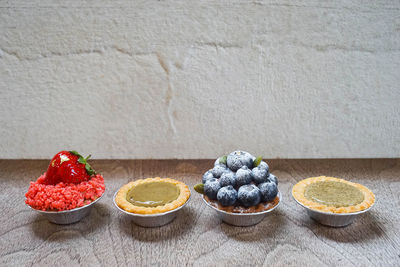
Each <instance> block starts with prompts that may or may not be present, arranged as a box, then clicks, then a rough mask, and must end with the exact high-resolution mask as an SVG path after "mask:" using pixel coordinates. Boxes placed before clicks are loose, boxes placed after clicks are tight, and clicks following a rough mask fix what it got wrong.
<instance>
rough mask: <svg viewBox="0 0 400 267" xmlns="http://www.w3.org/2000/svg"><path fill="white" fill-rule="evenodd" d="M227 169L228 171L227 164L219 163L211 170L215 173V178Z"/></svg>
mask: <svg viewBox="0 0 400 267" xmlns="http://www.w3.org/2000/svg"><path fill="white" fill-rule="evenodd" d="M226 171H227V168H226V166H225V165H221V164H219V165H216V166H214V168H213V169H212V170H211V173H212V174H213V176H214V177H215V178H219V177H221V175H222V174H223V173H224V172H226Z"/></svg>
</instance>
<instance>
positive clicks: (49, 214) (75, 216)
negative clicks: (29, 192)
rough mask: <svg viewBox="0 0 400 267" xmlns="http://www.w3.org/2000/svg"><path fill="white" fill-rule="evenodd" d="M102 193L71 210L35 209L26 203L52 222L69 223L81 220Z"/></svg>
mask: <svg viewBox="0 0 400 267" xmlns="http://www.w3.org/2000/svg"><path fill="white" fill-rule="evenodd" d="M103 195H104V193H103V194H102V195H101V196H100V197H98V198H97V199H96V200H95V201H93V202H91V203H89V204H87V205H85V206H83V207H79V208H75V209H72V210H63V211H43V210H37V209H34V208H32V207H31V206H29V205H27V206H28V207H29V208H31V209H32V210H34V211H36V212H37V213H40V214H42V215H44V216H45V217H46V218H47V220H49V221H50V222H52V223H55V224H71V223H76V222H79V221H80V220H82V219H83V218H84V217H85V216H87V215H89V214H90V211H91V210H92V207H93V205H94V204H95V203H96V202H97V201H99V200H100V198H102V197H103Z"/></svg>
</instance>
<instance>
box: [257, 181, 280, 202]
mask: <svg viewBox="0 0 400 267" xmlns="http://www.w3.org/2000/svg"><path fill="white" fill-rule="evenodd" d="M258 188H260V192H261V201H262V202H267V201H271V200H273V199H274V198H275V197H276V195H277V194H278V187H277V186H276V184H275V183H273V182H265V183H262V184H259V185H258Z"/></svg>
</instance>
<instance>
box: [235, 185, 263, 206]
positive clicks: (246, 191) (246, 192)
mask: <svg viewBox="0 0 400 267" xmlns="http://www.w3.org/2000/svg"><path fill="white" fill-rule="evenodd" d="M238 200H239V201H240V203H242V205H243V206H245V207H250V206H256V205H258V204H259V203H260V201H261V194H260V189H258V187H257V186H255V185H253V184H249V185H243V186H241V187H240V188H239V191H238Z"/></svg>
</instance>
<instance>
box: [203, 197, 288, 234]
mask: <svg viewBox="0 0 400 267" xmlns="http://www.w3.org/2000/svg"><path fill="white" fill-rule="evenodd" d="M202 198H203V201H204V203H206V205H207V206H208V207H210V208H212V209H213V210H214V211H215V212H216V213H217V215H218V217H220V218H221V219H222V221H223V222H225V223H227V224H230V225H233V226H252V225H256V224H258V223H260V222H261V221H262V220H263V219H264V218H265V217H266V216H267V215H268V214H269V213H270V212H272V211H273V210H274V209H276V208H277V207H278V206H279V204H280V203H281V202H282V194H281V192H280V191H279V192H278V198H279V202H278V204H276V205H275V206H274V207H272V208H271V209H269V210H266V211H261V212H254V213H233V212H226V211H224V210H220V209H218V208H216V207H214V206H212V205H211V204H210V203H208V201H207V200H206V199H205V198H204V196H203V197H202Z"/></svg>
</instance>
